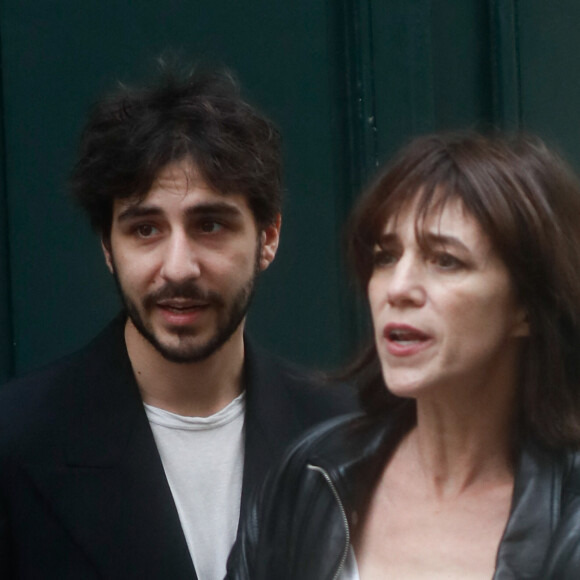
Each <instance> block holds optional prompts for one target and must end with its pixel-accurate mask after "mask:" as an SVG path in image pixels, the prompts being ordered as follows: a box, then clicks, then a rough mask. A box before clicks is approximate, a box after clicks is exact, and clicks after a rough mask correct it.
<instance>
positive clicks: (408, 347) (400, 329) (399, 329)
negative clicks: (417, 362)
mask: <svg viewBox="0 0 580 580" xmlns="http://www.w3.org/2000/svg"><path fill="white" fill-rule="evenodd" d="M383 337H384V338H385V340H386V344H387V350H388V351H389V352H390V353H391V354H393V355H396V356H410V355H412V354H416V353H417V352H419V351H421V350H423V349H425V348H426V347H427V346H429V345H430V344H431V341H432V337H431V336H430V335H429V334H427V333H426V332H424V331H422V330H420V329H418V328H416V327H414V326H410V325H408V324H397V323H391V324H387V325H386V326H385V327H384V329H383Z"/></svg>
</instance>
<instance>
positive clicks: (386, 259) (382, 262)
mask: <svg viewBox="0 0 580 580" xmlns="http://www.w3.org/2000/svg"><path fill="white" fill-rule="evenodd" d="M396 261H397V257H396V256H395V255H394V253H393V252H392V251H390V250H385V249H383V248H376V249H375V250H374V251H373V264H374V266H375V267H377V268H380V267H381V266H390V265H391V264H394V263H395V262H396Z"/></svg>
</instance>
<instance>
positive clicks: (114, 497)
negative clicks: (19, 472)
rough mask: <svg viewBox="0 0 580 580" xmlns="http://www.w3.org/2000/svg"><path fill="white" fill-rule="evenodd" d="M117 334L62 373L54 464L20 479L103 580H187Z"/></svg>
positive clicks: (174, 520) (38, 463)
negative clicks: (65, 403) (62, 408)
mask: <svg viewBox="0 0 580 580" xmlns="http://www.w3.org/2000/svg"><path fill="white" fill-rule="evenodd" d="M122 327H123V324H122V321H121V323H120V322H119V321H118V320H117V321H116V322H115V323H114V325H113V327H111V328H109V329H107V330H106V331H105V332H104V333H103V334H102V335H101V336H100V337H99V338H97V339H96V340H95V341H94V342H93V343H92V344H91V345H90V346H89V347H88V349H87V350H86V351H85V353H84V354H83V356H81V357H80V361H79V363H78V365H76V367H75V369H74V372H73V373H71V381H70V385H67V392H68V393H69V396H70V416H67V417H65V418H64V420H63V427H62V430H61V433H62V448H63V453H62V457H63V459H62V462H59V463H57V462H55V461H54V460H50V461H46V462H44V461H42V459H39V460H35V461H33V462H29V463H27V464H26V465H25V469H26V470H27V471H28V473H29V475H30V477H31V478H32V479H33V480H34V482H35V484H36V487H37V489H38V490H39V492H40V493H41V494H42V495H43V496H44V498H45V500H46V502H47V504H48V505H49V508H50V510H51V511H52V512H53V513H54V515H55V517H57V518H58V519H60V521H61V522H62V524H63V526H64V527H65V528H66V529H67V530H68V532H69V534H70V535H71V537H72V538H73V541H74V542H75V543H76V544H77V545H78V546H79V548H80V549H81V550H82V551H83V552H84V553H85V554H86V556H87V557H88V558H89V559H90V560H91V561H92V562H93V564H94V566H95V568H96V569H97V570H98V571H99V573H100V574H101V575H102V576H103V577H105V578H124V579H127V580H129V579H133V578H135V579H137V578H139V579H146V578H171V579H172V580H173V579H180V578H184V579H185V578H187V579H188V580H191V579H192V578H194V579H195V578H196V576H195V571H194V568H193V564H192V561H191V557H190V555H189V551H188V548H187V544H186V541H185V537H184V535H183V532H182V529H181V525H180V522H179V517H178V515H177V510H176V508H175V505H174V502H173V497H172V494H171V491H170V489H169V485H168V483H167V480H166V477H165V472H164V470H163V466H162V463H161V459H160V457H159V454H158V452H157V447H156V445H155V441H154V439H153V435H152V432H151V429H150V427H149V423H148V421H147V417H146V414H145V411H144V409H143V405H142V401H141V397H140V395H139V391H138V388H137V385H136V383H135V380H134V378H133V373H132V369H131V366H130V362H129V359H128V356H127V354H126V350H125V343H124V339H123V332H122ZM128 563H130V564H128Z"/></svg>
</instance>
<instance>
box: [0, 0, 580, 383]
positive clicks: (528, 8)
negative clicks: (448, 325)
mask: <svg viewBox="0 0 580 580" xmlns="http://www.w3.org/2000/svg"><path fill="white" fill-rule="evenodd" d="M578 24H580V4H578V3H577V2H575V1H574V0H554V1H553V2H550V3H547V2H544V1H542V0H520V1H516V0H487V1H483V0H240V1H236V2H234V1H232V0H198V1H195V2H194V1H193V0H189V1H186V0H163V1H162V0H147V1H142V2H133V3H129V2H122V1H120V0H83V2H76V1H73V0H50V1H49V0H4V2H3V3H2V6H1V11H0V43H1V63H2V78H1V81H2V86H1V90H2V102H1V103H0V106H1V110H2V113H3V115H2V121H3V125H2V127H0V131H1V133H2V140H1V141H0V276H1V278H0V381H3V380H5V379H6V378H7V377H9V376H10V375H11V374H13V373H17V374H20V373H23V372H25V371H27V370H29V369H32V368H35V367H38V366H40V365H43V364H45V363H47V362H48V361H50V360H52V359H54V358H55V357H57V356H59V355H61V354H64V353H66V352H69V351H72V350H75V349H76V348H78V347H79V346H80V345H81V344H83V343H84V342H86V341H87V340H88V339H89V338H90V337H91V336H93V335H94V334H95V333H96V332H97V331H98V329H99V328H100V327H101V326H102V325H103V324H104V323H105V322H106V321H107V320H108V318H109V317H110V316H111V315H112V314H113V313H114V312H115V311H116V309H117V308H118V304H117V299H116V296H115V292H114V289H113V285H112V283H111V280H110V279H109V275H108V273H107V271H106V269H105V267H104V264H103V260H102V257H101V255H100V249H99V245H98V240H96V239H95V237H94V236H93V235H92V234H91V232H90V231H89V229H88V227H87V224H86V222H85V220H84V216H82V215H81V214H80V213H79V212H78V211H77V210H76V209H75V208H73V207H72V205H71V204H70V203H69V200H68V199H67V193H66V179H67V175H68V171H69V168H70V166H71V164H72V162H73V159H74V154H75V147H76V142H77V138H78V134H79V131H80V127H81V125H82V122H83V119H84V115H85V111H86V109H87V108H88V107H89V105H90V104H91V103H92V102H93V101H94V100H95V99H96V98H97V96H99V95H100V94H102V93H103V92H104V91H106V90H107V89H110V88H111V87H113V86H114V84H115V82H116V80H123V81H126V82H131V81H138V80H140V79H143V78H145V77H147V76H148V75H149V74H150V72H151V70H152V68H153V66H152V63H153V61H154V59H155V57H156V56H158V55H160V54H162V53H163V52H164V51H166V50H168V49H171V50H173V51H176V52H178V53H180V54H181V55H182V57H183V58H184V59H185V60H189V61H193V60H195V59H198V58H201V59H204V60H206V61H207V60H209V61H212V62H216V63H225V64H227V65H228V66H230V67H232V68H233V69H234V70H235V71H236V72H237V73H238V76H239V78H240V80H241V82H242V85H243V87H244V88H245V91H246V94H247V96H248V98H250V100H252V101H254V102H255V103H256V104H258V105H259V106H260V107H261V108H262V109H263V110H264V111H265V112H266V113H268V114H269V115H270V116H271V117H273V118H274V119H275V120H276V122H277V123H278V124H279V126H280V128H281V130H282V133H283V136H284V142H285V164H286V189H287V199H286V205H285V214H284V223H283V230H282V245H281V248H280V253H279V256H278V257H277V259H276V262H275V264H274V266H273V267H272V268H271V269H270V270H269V271H268V272H267V273H266V274H265V275H264V277H263V280H262V283H261V285H260V288H259V292H258V295H257V299H256V303H255V305H254V308H253V310H252V314H251V318H250V328H251V330H252V332H253V333H254V334H255V335H257V337H258V339H259V340H260V341H261V342H264V343H266V344H268V346H270V347H271V348H272V349H273V350H275V351H277V352H279V353H280V354H283V355H286V356H289V357H290V358H293V359H296V360H299V361H301V362H304V363H307V364H313V365H320V366H326V367H328V366H332V365H335V364H337V363H338V362H339V361H341V360H344V358H345V356H346V354H347V353H348V352H349V351H350V350H351V349H352V347H353V345H354V344H356V343H357V341H358V340H359V337H360V336H361V335H362V334H364V327H365V325H364V322H363V318H364V314H363V312H364V307H360V306H357V305H356V302H355V301H354V300H353V295H352V292H351V290H350V288H349V287H348V285H347V284H346V282H345V273H344V269H343V266H342V262H341V254H342V247H341V243H340V233H341V231H342V228H343V224H344V220H345V217H346V215H347V214H348V210H349V208H350V207H351V205H352V201H353V199H354V198H355V197H356V195H357V193H358V191H359V190H360V188H361V186H362V185H363V184H364V183H366V181H367V180H368V178H369V176H370V175H371V174H372V172H373V171H374V168H375V167H376V165H377V163H378V162H379V161H383V160H384V159H386V158H387V157H388V156H389V155H390V154H392V152H393V151H394V150H395V149H396V148H397V147H398V146H399V145H400V144H401V143H402V142H404V141H405V140H407V139H408V138H409V137H410V136H412V135H415V134H418V133H421V132H424V131H429V130H434V129H442V128H450V127H465V126H469V127H485V126H488V125H490V124H493V123H495V124H498V125H500V126H506V127H517V126H522V127H524V128H530V129H532V130H536V131H538V132H540V133H541V134H542V135H544V136H546V137H547V138H548V139H549V140H550V141H551V142H554V143H556V144H557V145H559V146H560V147H561V148H562V149H563V150H564V151H565V152H566V153H567V154H568V156H569V157H570V158H571V159H572V161H573V163H576V165H578V162H577V159H578V158H579V156H580V131H579V130H578V127H577V126H576V117H577V115H576V107H577V103H578V102H580V99H579V97H580V67H579V63H578V60H579V59H580V56H579V55H580V40H579V39H578V34H577V32H576V31H577V29H578Z"/></svg>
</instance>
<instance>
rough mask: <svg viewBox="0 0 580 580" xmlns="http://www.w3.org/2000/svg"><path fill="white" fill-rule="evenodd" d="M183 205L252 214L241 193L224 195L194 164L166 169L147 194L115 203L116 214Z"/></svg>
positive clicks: (182, 164)
mask: <svg viewBox="0 0 580 580" xmlns="http://www.w3.org/2000/svg"><path fill="white" fill-rule="evenodd" d="M175 203H180V204H183V205H184V206H191V207H195V206H200V207H202V206H209V205H215V206H216V207H218V206H219V207H222V208H227V207H230V208H232V209H237V210H238V211H240V212H242V213H245V212H246V211H250V207H249V204H248V201H247V199H246V196H245V195H243V194H239V193H229V192H228V193H224V192H221V191H218V190H216V189H214V188H213V187H211V186H210V185H208V184H207V182H206V180H205V179H204V177H203V176H202V175H201V173H200V172H199V170H198V169H197V167H196V165H195V164H194V163H193V162H191V161H178V162H174V163H171V164H169V165H167V166H165V167H164V168H163V169H162V170H161V171H160V172H159V174H158V175H157V177H156V178H155V180H154V181H153V183H152V185H151V188H150V189H149V191H148V192H147V193H145V194H136V195H133V196H129V197H126V198H119V199H116V200H115V201H114V206H113V210H114V213H115V214H119V213H122V212H124V211H126V210H127V209H129V208H137V207H151V208H153V207H157V208H159V209H160V210H162V209H163V207H165V206H166V205H169V204H175Z"/></svg>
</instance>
